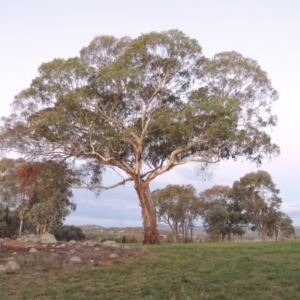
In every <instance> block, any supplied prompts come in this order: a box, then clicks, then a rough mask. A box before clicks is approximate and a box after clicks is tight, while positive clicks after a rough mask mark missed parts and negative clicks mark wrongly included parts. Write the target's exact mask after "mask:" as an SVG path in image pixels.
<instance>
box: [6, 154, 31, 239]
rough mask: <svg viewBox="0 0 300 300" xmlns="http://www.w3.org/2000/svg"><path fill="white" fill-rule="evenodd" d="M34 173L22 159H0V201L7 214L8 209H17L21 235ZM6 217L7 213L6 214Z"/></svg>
mask: <svg viewBox="0 0 300 300" xmlns="http://www.w3.org/2000/svg"><path fill="white" fill-rule="evenodd" d="M34 177H35V174H34V171H33V169H32V167H31V165H29V164H27V163H26V162H25V160H23V159H21V158H20V159H16V160H15V159H9V158H4V159H2V160H1V161H0V201H1V202H2V204H4V205H5V206H6V207H7V208H6V213H7V214H9V209H10V208H11V209H17V211H18V214H19V220H20V223H19V235H21V232H22V229H23V225H24V216H25V213H26V210H27V208H28V204H29V199H30V197H31V195H32V184H33V180H34ZM7 217H8V215H7Z"/></svg>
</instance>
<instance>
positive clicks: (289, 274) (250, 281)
mask: <svg viewBox="0 0 300 300" xmlns="http://www.w3.org/2000/svg"><path fill="white" fill-rule="evenodd" d="M145 248H146V249H147V250H148V254H147V255H145V256H143V257H142V258H140V259H137V260H129V261H118V260H116V261H114V262H113V263H111V264H105V265H102V264H96V265H95V266H92V267H83V268H81V269H77V270H64V269H61V270H51V269H47V270H44V271H40V272H36V271H35V272H28V271H26V272H24V271H23V272H22V271H20V272H16V273H11V274H10V273H6V274H2V275H0V298H1V299H14V300H15V299H66V300H69V299H114V300H115V299H126V300H127V299H128V300H131V299H234V300H235V299H255V300H257V299H269V300H276V299H284V300H286V299H300V263H299V258H300V242H298V241H295V242H277V243H275V242H272V243H250V242H249V243H218V244H214V243H212V244H204V243H203V244H181V245H171V244H169V245H160V246H151V247H150V246H148V247H145Z"/></svg>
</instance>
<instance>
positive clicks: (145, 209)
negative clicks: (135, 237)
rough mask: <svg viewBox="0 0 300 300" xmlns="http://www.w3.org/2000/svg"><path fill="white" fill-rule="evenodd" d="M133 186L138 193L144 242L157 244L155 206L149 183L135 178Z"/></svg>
mask: <svg viewBox="0 0 300 300" xmlns="http://www.w3.org/2000/svg"><path fill="white" fill-rule="evenodd" d="M134 188H135V190H136V192H137V194H138V197H139V200H140V205H141V208H142V217H143V227H144V241H143V243H144V244H159V243H160V242H159V233H158V231H157V222H156V208H155V204H154V201H153V199H152V196H151V192H150V189H149V184H148V183H145V182H143V181H142V180H140V179H136V180H135V185H134Z"/></svg>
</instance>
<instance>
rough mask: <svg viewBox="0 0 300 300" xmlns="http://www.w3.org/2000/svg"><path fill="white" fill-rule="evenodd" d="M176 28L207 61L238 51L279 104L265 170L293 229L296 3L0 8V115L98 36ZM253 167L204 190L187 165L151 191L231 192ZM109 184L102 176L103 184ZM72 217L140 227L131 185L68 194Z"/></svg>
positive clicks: (299, 27) (158, 0)
mask: <svg viewBox="0 0 300 300" xmlns="http://www.w3.org/2000/svg"><path fill="white" fill-rule="evenodd" d="M172 28H177V29H180V30H182V31H183V32H185V33H186V34H187V35H188V36H190V37H192V38H195V39H197V40H198V41H199V43H200V45H201V46H202V48H203V53H204V55H206V56H209V57H210V56H212V55H214V54H216V53H218V52H221V51H230V50H236V51H238V52H240V53H241V54H243V55H244V56H247V57H250V58H252V59H255V60H257V61H258V63H259V64H260V65H261V67H262V68H263V69H264V70H265V71H266V72H267V73H268V75H269V77H270V78H271V80H272V83H273V86H274V87H275V88H276V89H277V90H278V92H279V94H280V99H279V101H278V102H277V103H276V104H275V105H274V112H275V113H276V114H277V115H278V117H279V124H278V126H277V127H276V128H275V129H274V131H273V132H272V137H273V139H274V142H276V143H277V144H279V145H280V147H281V152H282V154H281V155H280V156H279V157H277V158H274V159H273V161H272V162H270V163H268V162H264V163H263V165H262V167H261V169H263V170H266V171H268V172H269V173H270V174H271V175H272V177H273V180H274V182H275V183H276V184H277V187H278V188H279V189H280V190H281V194H280V195H281V197H282V199H283V205H282V210H284V211H285V212H287V213H288V214H289V215H290V216H291V217H292V218H293V219H294V223H295V224H296V225H300V201H299V200H300V184H299V178H300V176H299V175H300V158H299V154H300V153H299V152H300V150H299V149H300V147H299V146H300V142H299V138H297V136H299V134H298V130H299V129H300V117H299V113H298V110H299V109H300V104H299V103H300V102H299V75H298V73H299V70H300V58H299V54H300V39H299V37H300V1H298V0H294V1H293V0H286V1H282V0H281V1H277V0H263V1H262V0H259V1H258V0H195V1H192V0H182V1H179V0H177V1H176V0H151V1H150V0H149V1H147V0H131V1H130V0H127V1H126V0H109V1H108V0H97V1H96V0H85V1H84V0H43V1H40V0H18V1H16V0H6V1H5V0H0V41H1V47H0V108H1V114H0V115H7V114H8V113H9V103H10V102H11V101H12V100H13V97H14V96H15V95H16V94H17V93H19V92H20V91H21V90H22V89H24V88H27V87H28V86H29V84H30V82H31V80H32V79H33V78H34V77H35V76H36V75H37V68H38V67H39V65H40V64H41V63H43V62H47V61H51V60H52V59H54V58H58V57H60V58H68V57H71V56H76V55H78V53H79V51H80V49H81V48H82V47H84V46H87V45H88V43H89V42H90V41H91V40H92V39H93V38H94V37H95V36H97V35H107V34H110V35H114V36H117V37H121V36H125V35H127V36H131V37H137V36H138V35H139V34H140V33H146V32H149V31H162V30H168V29H172ZM256 170H257V168H256V166H255V165H250V164H248V163H246V162H227V163H221V164H220V165H219V166H218V167H213V168H212V172H213V178H212V180H210V181H202V180H201V177H199V176H197V175H196V172H195V165H185V166H183V167H181V168H178V169H174V170H173V171H171V172H169V173H168V174H166V175H164V176H162V177H160V178H157V179H156V180H155V182H153V183H152V185H151V188H152V189H155V188H158V187H159V188H162V187H164V186H165V185H167V184H169V183H179V184H188V183H192V184H194V186H195V187H196V188H197V190H198V191H201V190H203V189H205V188H208V187H210V186H212V185H214V184H228V185H231V184H232V182H233V181H235V180H238V179H239V178H240V177H242V176H243V175H245V174H246V173H248V172H251V171H256ZM114 179H115V177H114V175H113V174H107V176H106V178H105V181H106V182H107V183H109V182H112V180H114ZM75 200H76V202H77V205H78V206H77V211H76V212H75V213H73V214H72V215H71V216H70V217H69V218H68V220H67V221H68V223H76V224H86V223H96V224H100V225H103V226H113V225H114V226H120V224H123V225H124V226H125V225H140V224H141V217H140V207H139V205H138V200H137V197H136V195H135V192H134V190H133V188H132V186H131V185H128V186H126V187H119V188H117V189H115V190H110V191H106V192H103V193H102V195H101V196H100V197H99V198H97V199H95V198H94V197H93V194H91V193H89V192H87V191H83V190H80V191H76V197H75Z"/></svg>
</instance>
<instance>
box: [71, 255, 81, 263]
mask: <svg viewBox="0 0 300 300" xmlns="http://www.w3.org/2000/svg"><path fill="white" fill-rule="evenodd" d="M70 262H72V263H80V262H81V258H80V257H78V256H72V257H71V258H70Z"/></svg>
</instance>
